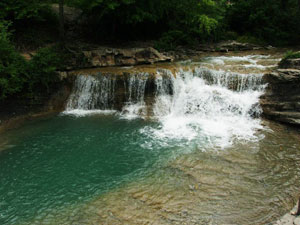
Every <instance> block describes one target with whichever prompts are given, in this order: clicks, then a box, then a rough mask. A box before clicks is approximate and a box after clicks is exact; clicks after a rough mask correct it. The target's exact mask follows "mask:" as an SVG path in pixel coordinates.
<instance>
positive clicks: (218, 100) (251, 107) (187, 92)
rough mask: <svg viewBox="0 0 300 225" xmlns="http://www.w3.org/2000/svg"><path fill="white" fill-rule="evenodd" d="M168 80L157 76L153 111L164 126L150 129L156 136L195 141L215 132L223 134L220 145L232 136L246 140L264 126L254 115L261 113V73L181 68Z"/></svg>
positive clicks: (218, 134)
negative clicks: (171, 92)
mask: <svg viewBox="0 0 300 225" xmlns="http://www.w3.org/2000/svg"><path fill="white" fill-rule="evenodd" d="M249 76H250V75H249ZM169 80H170V82H171V84H170V85H164V84H163V83H164V82H163V79H162V78H161V77H160V76H158V78H157V79H156V83H157V96H156V101H155V105H154V110H153V111H154V116H155V117H156V118H158V119H159V121H160V123H161V126H160V128H159V129H155V130H152V131H151V132H150V133H151V135H153V134H155V136H156V138H158V139H164V138H170V137H172V138H175V139H186V140H192V139H195V138H197V137H199V133H201V134H205V135H204V136H209V135H211V134H213V135H214V137H222V138H221V140H219V141H220V142H221V143H220V144H222V145H223V144H224V145H226V144H228V143H229V142H230V140H231V138H232V137H233V136H236V137H241V138H245V139H247V138H250V136H252V134H253V132H254V131H255V129H257V128H261V126H260V123H259V120H257V119H254V118H253V117H252V116H253V114H255V115H259V114H260V113H261V109H260V107H259V104H258V103H259V97H260V95H261V94H262V93H263V90H264V87H265V85H264V84H262V82H261V76H258V75H256V76H252V77H251V78H250V77H246V75H241V74H234V73H226V72H219V71H218V72H216V71H211V70H203V69H201V68H198V69H196V70H194V71H192V70H189V71H183V70H181V71H179V72H178V73H177V74H176V78H174V77H173V78H172V79H169ZM170 86H172V90H173V94H170ZM232 89H234V90H232ZM148 132H149V131H148ZM215 142H216V141H215Z"/></svg>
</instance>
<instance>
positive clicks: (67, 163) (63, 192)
mask: <svg viewBox="0 0 300 225" xmlns="http://www.w3.org/2000/svg"><path fill="white" fill-rule="evenodd" d="M149 124H150V123H149V122H145V121H141V120H135V121H130V122H128V121H126V120H120V119H117V118H116V117H113V116H92V117H84V118H73V117H67V116H63V117H61V116H58V117H54V118H50V119H46V120H42V121H35V122H31V123H29V124H27V125H26V126H24V127H22V128H20V129H17V130H15V131H12V132H9V133H8V135H6V137H5V138H6V139H7V140H8V142H9V143H7V144H6V147H5V146H4V148H7V149H5V150H3V151H1V152H0V165H1V166H0V184H1V186H0V208H1V212H0V213H1V214H0V224H15V223H21V222H22V221H23V222H24V221H25V220H26V219H30V218H32V217H34V216H37V215H39V214H43V213H49V211H51V210H54V209H55V210H57V209H58V208H59V207H66V206H68V205H70V204H73V203H75V202H76V203H78V202H81V201H85V200H88V199H90V198H91V197H92V196H95V195H100V194H101V193H103V192H106V191H108V190H111V189H113V188H115V187H117V186H119V185H121V184H122V183H124V182H128V181H130V180H132V179H134V178H135V177H139V176H143V175H144V174H145V173H146V172H147V171H148V170H149V169H150V168H151V167H152V166H153V164H154V163H155V162H156V161H157V160H158V159H159V157H160V156H162V155H163V154H165V153H167V151H164V150H163V149H160V150H159V151H158V150H154V149H152V150H151V149H144V148H142V147H141V144H143V143H145V142H146V139H145V138H146V137H144V136H143V135H141V134H140V132H139V129H140V128H141V127H143V126H145V125H149ZM10 143H13V144H10Z"/></svg>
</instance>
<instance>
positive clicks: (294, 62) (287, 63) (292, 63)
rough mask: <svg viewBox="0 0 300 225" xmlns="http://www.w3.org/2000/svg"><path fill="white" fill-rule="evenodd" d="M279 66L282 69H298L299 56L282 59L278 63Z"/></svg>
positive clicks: (299, 67)
mask: <svg viewBox="0 0 300 225" xmlns="http://www.w3.org/2000/svg"><path fill="white" fill-rule="evenodd" d="M279 67H280V68H283V69H287V68H294V69H298V70H300V58H296V59H284V60H282V61H281V62H280V63H279Z"/></svg>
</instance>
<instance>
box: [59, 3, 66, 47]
mask: <svg viewBox="0 0 300 225" xmlns="http://www.w3.org/2000/svg"><path fill="white" fill-rule="evenodd" d="M59 39H60V46H61V48H64V46H65V20H64V0H59Z"/></svg>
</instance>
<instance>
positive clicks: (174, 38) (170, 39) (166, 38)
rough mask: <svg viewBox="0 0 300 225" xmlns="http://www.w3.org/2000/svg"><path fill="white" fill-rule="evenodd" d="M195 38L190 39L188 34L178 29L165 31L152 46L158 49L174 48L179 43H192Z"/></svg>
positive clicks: (167, 49)
mask: <svg viewBox="0 0 300 225" xmlns="http://www.w3.org/2000/svg"><path fill="white" fill-rule="evenodd" d="M193 44H195V39H192V38H191V37H190V36H189V35H188V34H185V33H183V32H182V31H179V30H172V31H169V32H166V33H164V34H163V35H162V37H161V38H160V39H159V40H158V41H156V42H155V45H154V47H155V48H156V49H158V50H165V51H169V50H174V49H175V48H176V47H177V46H179V45H193Z"/></svg>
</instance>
